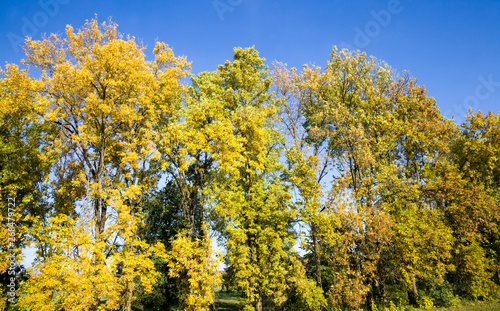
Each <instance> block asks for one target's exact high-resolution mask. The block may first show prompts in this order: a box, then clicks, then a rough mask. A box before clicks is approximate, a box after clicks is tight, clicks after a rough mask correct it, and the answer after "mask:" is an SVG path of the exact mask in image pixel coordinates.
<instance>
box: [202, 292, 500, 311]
mask: <svg viewBox="0 0 500 311" xmlns="http://www.w3.org/2000/svg"><path fill="white" fill-rule="evenodd" d="M239 297H241V293H239V292H232V291H228V292H226V291H221V290H218V291H217V292H216V293H215V303H214V305H213V306H212V307H211V310H212V311H236V310H240V307H239V305H238V298H239ZM379 310H384V309H383V308H381V309H379ZM405 310H411V311H500V301H495V302H491V301H488V302H463V304H462V305H459V306H454V307H448V308H438V307H434V308H430V309H423V308H412V307H406V308H405Z"/></svg>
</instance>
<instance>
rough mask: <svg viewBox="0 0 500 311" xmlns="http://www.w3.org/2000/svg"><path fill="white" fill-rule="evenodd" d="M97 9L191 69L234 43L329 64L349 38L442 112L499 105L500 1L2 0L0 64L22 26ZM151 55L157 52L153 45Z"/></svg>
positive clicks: (13, 58)
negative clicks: (423, 91)
mask: <svg viewBox="0 0 500 311" xmlns="http://www.w3.org/2000/svg"><path fill="white" fill-rule="evenodd" d="M95 14H97V15H98V18H99V20H100V21H104V20H107V19H108V17H112V19H113V21H115V22H116V23H117V24H118V25H119V28H118V29H119V30H120V32H122V33H124V34H131V35H133V36H135V37H136V38H137V39H139V40H141V41H142V42H143V43H144V44H145V45H147V46H148V47H149V50H148V53H151V47H152V46H153V45H154V42H155V40H158V41H163V42H166V43H168V44H169V45H170V46H171V47H172V48H173V49H174V52H175V53H176V54H178V55H185V56H186V57H187V58H188V60H190V61H191V62H192V68H193V72H194V73H197V72H200V71H205V70H215V69H216V68H217V65H219V64H221V63H223V62H224V61H225V60H226V59H231V57H232V49H233V47H235V46H241V47H248V46H252V45H255V47H256V49H257V50H258V51H259V52H260V53H261V56H263V57H265V58H266V59H267V60H268V62H269V63H270V62H271V61H274V60H278V61H281V62H284V63H288V65H290V66H295V67H300V66H301V65H302V64H304V63H313V64H316V65H318V66H321V67H324V66H325V64H326V62H327V60H328V59H329V57H330V53H331V50H332V46H334V45H337V46H350V47H352V48H359V49H360V50H362V51H366V52H367V54H369V55H373V56H375V57H377V58H379V59H381V60H384V61H386V62H387V63H388V64H389V65H391V66H392V67H393V68H395V69H397V70H398V71H402V70H408V71H410V73H411V74H412V75H413V76H414V77H416V78H417V79H418V82H419V83H420V84H423V85H425V86H426V87H427V89H428V90H429V95H430V96H433V97H434V98H435V99H436V101H437V103H438V105H439V106H440V108H441V110H442V112H443V114H444V115H445V116H447V117H451V115H452V114H455V115H456V119H457V121H461V120H462V118H463V115H464V114H465V111H466V110H467V109H468V107H469V106H473V108H474V110H482V111H484V112H486V111H490V110H493V111H494V112H499V111H500V108H499V107H500V1H498V0H496V1H493V0H491V1H486V0H484V1H472V0H470V1H423V0H421V1H417V0H413V1H411V0H399V1H397V0H383V1H368V0H359V1H335V0H330V1H319V0H316V1H314V0H311V1H305V0H302V1H295V0H286V1H285V0H279V1H270V0H268V1H264V0H215V1H214V0H198V1H194V0H184V1H128V0H121V1H106V0H100V1H95V0H90V1H76V0H41V1H37V0H26V1H23V2H22V3H19V2H17V3H16V2H13V1H12V2H11V1H1V3H0V47H1V48H0V65H1V66H2V67H3V66H4V64H5V62H14V63H19V61H20V60H21V59H22V57H23V55H22V52H21V51H19V50H18V48H17V47H16V44H15V43H16V41H17V42H18V41H19V40H20V39H19V38H21V37H23V36H24V35H32V36H33V37H34V38H35V39H39V38H41V33H47V34H49V33H53V32H56V33H63V32H64V28H65V26H66V25H67V24H71V25H72V26H73V27H75V28H78V27H80V26H82V25H83V24H84V22H85V20H86V19H91V18H93V17H94V15H95ZM150 55H151V54H150Z"/></svg>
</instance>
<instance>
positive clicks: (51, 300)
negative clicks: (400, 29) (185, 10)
mask: <svg viewBox="0 0 500 311" xmlns="http://www.w3.org/2000/svg"><path fill="white" fill-rule="evenodd" d="M24 51H25V58H24V59H23V60H22V61H21V63H22V64H21V65H22V66H21V65H16V64H7V65H5V67H4V68H1V71H0V78H1V80H0V92H1V93H0V101H1V103H0V154H1V157H0V195H1V200H0V201H1V202H0V204H1V214H0V217H1V218H0V220H1V222H2V227H1V229H0V230H1V231H2V234H1V235H0V249H1V253H0V256H1V258H2V260H1V261H0V262H1V265H0V277H1V279H2V284H3V286H2V288H1V292H0V293H1V298H0V304H2V305H3V306H4V307H5V308H7V309H8V310H127V311H130V310H193V311H201V310H210V308H213V303H214V291H215V290H216V289H218V288H220V287H223V288H229V289H231V290H234V291H238V292H240V293H241V294H242V295H241V298H240V305H241V309H242V310H258V311H261V310H339V308H342V309H356V308H365V309H367V310H374V309H376V308H377V306H387V305H390V304H399V305H412V306H429V305H438V306H447V305H451V304H454V303H456V302H457V301H459V300H460V299H467V300H487V299H498V298H499V295H500V287H499V284H500V266H499V264H500V253H499V252H500V242H499V233H500V230H499V228H498V225H499V223H500V210H499V207H500V205H499V203H500V192H499V183H500V115H499V114H495V113H492V112H490V113H488V114H483V113H482V112H473V111H469V114H468V116H467V118H466V121H465V122H464V123H463V124H461V125H456V124H455V123H454V122H453V120H449V119H446V118H445V117H443V116H442V115H441V114H440V111H439V108H438V106H437V104H436V102H435V100H434V99H433V98H432V97H429V96H428V95H427V91H426V89H425V87H423V86H421V85H419V84H418V83H417V81H416V79H414V78H413V77H411V76H410V75H409V74H408V73H406V72H403V73H398V72H396V71H395V70H394V69H392V68H391V67H389V66H388V65H387V64H386V63H384V62H382V61H380V60H377V59H375V58H374V57H368V56H367V55H366V54H364V53H360V52H359V51H357V52H353V51H348V50H337V49H336V48H334V49H333V51H332V54H331V58H330V60H329V61H328V62H327V64H326V66H325V67H324V68H320V67H316V66H312V65H304V66H303V67H302V69H296V68H289V67H288V66H287V65H285V64H282V63H277V62H275V63H272V64H270V65H267V64H266V62H265V59H264V58H262V57H260V56H259V53H258V52H257V50H256V49H255V48H253V47H251V48H245V49H243V48H235V49H234V56H233V59H232V61H226V62H225V63H224V64H222V65H219V66H218V68H217V69H216V70H214V71H208V72H201V73H199V74H196V75H194V74H191V73H190V63H189V62H188V61H187V60H186V58H185V57H179V56H175V54H174V53H173V51H172V49H171V48H170V47H169V46H168V45H166V44H165V43H162V42H157V43H156V44H155V46H154V48H153V55H154V57H153V60H148V57H147V56H146V48H145V47H144V46H142V45H141V44H139V43H137V42H136V40H135V39H134V37H131V36H124V35H122V34H120V33H119V32H118V31H117V25H116V24H115V23H113V22H112V21H111V20H110V21H108V22H104V23H99V22H98V21H97V20H96V19H93V20H90V21H87V22H86V23H85V25H84V26H83V27H82V28H80V29H77V30H75V29H73V28H72V27H71V26H67V28H66V33H65V35H64V36H61V35H56V34H52V35H50V36H48V37H45V38H43V39H42V40H33V39H31V38H27V39H26V44H25V47H24ZM188 79H189V80H190V82H189V83H188V82H186V81H187V80H188ZM12 200H15V202H16V204H15V213H13V214H12V213H11V212H10V211H11V209H10V207H12V204H9V202H12ZM8 207H9V208H8ZM12 221H15V223H16V227H15V228H16V230H15V243H12V240H10V241H9V237H12V234H11V233H10V232H12V231H8V226H7V223H8V222H12ZM214 237H215V238H216V239H217V240H218V242H219V243H220V244H221V245H223V246H224V252H220V251H218V250H217V249H214V248H213V240H214ZM28 246H29V247H32V248H33V249H35V251H36V254H35V260H34V263H33V265H32V267H29V268H26V267H23V266H21V265H20V263H21V259H22V256H23V253H24V250H25V249H26V247H28ZM13 255H15V258H16V261H15V263H16V269H17V270H16V271H17V277H16V297H15V302H11V300H9V298H10V296H9V295H8V292H9V288H8V285H9V282H10V277H9V276H8V270H9V266H10V264H11V263H10V261H9V258H12V256H13ZM222 262H223V263H224V264H225V267H226V268H225V271H224V272H223V273H221V272H220V271H218V269H219V266H220V264H221V263H222Z"/></svg>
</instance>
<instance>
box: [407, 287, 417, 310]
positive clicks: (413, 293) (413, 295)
mask: <svg viewBox="0 0 500 311" xmlns="http://www.w3.org/2000/svg"><path fill="white" fill-rule="evenodd" d="M417 299H418V291H417V283H416V282H415V281H413V283H412V288H411V290H409V291H408V303H409V304H410V305H412V306H414V307H416V306H417Z"/></svg>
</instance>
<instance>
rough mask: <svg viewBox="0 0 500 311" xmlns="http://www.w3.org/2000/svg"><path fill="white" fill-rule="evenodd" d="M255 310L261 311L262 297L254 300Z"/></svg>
mask: <svg viewBox="0 0 500 311" xmlns="http://www.w3.org/2000/svg"><path fill="white" fill-rule="evenodd" d="M255 310H257V311H262V297H259V298H257V299H255Z"/></svg>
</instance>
